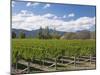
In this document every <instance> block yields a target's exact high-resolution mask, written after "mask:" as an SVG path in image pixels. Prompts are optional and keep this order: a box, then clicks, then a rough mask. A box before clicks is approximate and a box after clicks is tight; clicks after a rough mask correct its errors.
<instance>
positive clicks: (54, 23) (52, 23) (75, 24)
mask: <svg viewBox="0 0 100 75" xmlns="http://www.w3.org/2000/svg"><path fill="white" fill-rule="evenodd" d="M40 26H41V27H43V28H45V27H46V26H48V27H49V28H56V30H58V31H66V32H67V31H76V30H83V29H89V28H90V27H91V26H95V17H80V18H78V19H76V20H70V21H63V20H61V19H59V17H58V16H56V15H54V14H50V13H47V14H44V15H35V14H34V13H32V12H29V11H26V10H22V11H21V12H20V13H19V14H16V15H14V16H12V28H16V29H26V30H32V29H39V28H40Z"/></svg>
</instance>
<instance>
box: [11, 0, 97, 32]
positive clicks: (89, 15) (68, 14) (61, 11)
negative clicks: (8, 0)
mask: <svg viewBox="0 0 100 75" xmlns="http://www.w3.org/2000/svg"><path fill="white" fill-rule="evenodd" d="M95 19H96V7H95V6H89V5H73V4H58V3H43V2H41V3H40V2H29V1H12V28H15V29H24V30H29V31H31V30H36V29H39V28H40V27H42V28H45V27H47V26H48V27H49V28H50V29H56V30H57V31H65V32H75V31H79V30H92V28H94V27H95V25H96V23H95Z"/></svg>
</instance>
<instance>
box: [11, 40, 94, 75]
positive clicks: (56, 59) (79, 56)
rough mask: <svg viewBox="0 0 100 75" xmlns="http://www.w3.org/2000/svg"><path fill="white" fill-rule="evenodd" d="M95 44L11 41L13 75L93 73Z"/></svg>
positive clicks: (84, 41) (79, 41) (82, 42)
mask: <svg viewBox="0 0 100 75" xmlns="http://www.w3.org/2000/svg"><path fill="white" fill-rule="evenodd" d="M95 46H96V45H95V40H57V39H50V40H49V39H48V40H43V39H12V74H17V73H18V74H20V73H21V74H22V73H39V72H50V71H70V70H84V69H95V62H96V47H95Z"/></svg>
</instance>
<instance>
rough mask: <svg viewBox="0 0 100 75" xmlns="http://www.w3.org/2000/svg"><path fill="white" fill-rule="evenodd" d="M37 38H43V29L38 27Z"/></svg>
mask: <svg viewBox="0 0 100 75" xmlns="http://www.w3.org/2000/svg"><path fill="white" fill-rule="evenodd" d="M38 38H39V39H42V38H43V29H42V27H40V29H39V32H38Z"/></svg>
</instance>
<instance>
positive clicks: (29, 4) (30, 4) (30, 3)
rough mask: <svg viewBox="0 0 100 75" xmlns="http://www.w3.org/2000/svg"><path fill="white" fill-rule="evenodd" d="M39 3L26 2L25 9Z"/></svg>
mask: <svg viewBox="0 0 100 75" xmlns="http://www.w3.org/2000/svg"><path fill="white" fill-rule="evenodd" d="M39 4H40V3H32V2H28V3H27V4H26V6H27V7H29V6H38V5H39Z"/></svg>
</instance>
